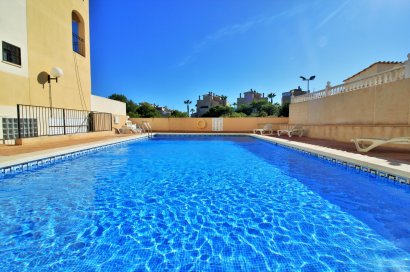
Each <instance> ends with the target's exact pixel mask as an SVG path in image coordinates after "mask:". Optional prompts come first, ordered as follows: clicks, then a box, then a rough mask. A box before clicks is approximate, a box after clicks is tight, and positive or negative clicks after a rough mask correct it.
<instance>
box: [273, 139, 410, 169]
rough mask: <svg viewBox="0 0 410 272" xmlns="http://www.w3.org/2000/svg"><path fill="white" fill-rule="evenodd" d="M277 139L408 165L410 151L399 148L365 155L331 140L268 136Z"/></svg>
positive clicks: (377, 149)
mask: <svg viewBox="0 0 410 272" xmlns="http://www.w3.org/2000/svg"><path fill="white" fill-rule="evenodd" d="M270 137H274V138H278V139H285V140H290V141H294V142H299V143H306V144H311V145H316V146H323V147H327V148H332V149H336V150H341V151H346V152H350V153H355V154H361V155H364V156H369V157H372V158H379V159H384V160H387V161H390V162H392V163H394V162H397V163H405V164H409V165H410V150H408V149H407V150H406V149H399V148H390V147H386V146H380V147H376V148H375V149H373V150H371V151H369V152H367V153H360V152H357V150H356V147H355V145H354V143H345V142H337V141H331V140H322V139H313V138H308V137H291V138H289V137H288V136H286V135H282V136H280V137H278V136H270Z"/></svg>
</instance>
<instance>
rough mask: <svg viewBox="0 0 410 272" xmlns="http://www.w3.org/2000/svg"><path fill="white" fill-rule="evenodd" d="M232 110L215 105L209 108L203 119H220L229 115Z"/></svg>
mask: <svg viewBox="0 0 410 272" xmlns="http://www.w3.org/2000/svg"><path fill="white" fill-rule="evenodd" d="M232 112H233V109H232V108H231V107H229V106H221V105H217V106H215V107H212V108H210V109H209V110H208V111H207V112H206V113H205V114H203V115H202V116H203V117H221V116H222V115H226V114H231V113H232Z"/></svg>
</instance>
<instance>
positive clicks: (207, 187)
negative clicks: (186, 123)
mask: <svg viewBox="0 0 410 272" xmlns="http://www.w3.org/2000/svg"><path fill="white" fill-rule="evenodd" d="M409 204H410V190H409V186H408V185H400V184H397V183H392V182H390V181H388V180H386V179H382V178H376V177H371V176H369V175H365V174H359V173H356V172H355V171H354V170H349V169H345V168H343V167H341V166H338V165H333V164H330V163H328V162H326V161H323V160H320V159H315V158H312V157H310V156H307V155H304V154H302V153H300V152H297V151H294V150H290V149H287V148H284V147H280V146H277V145H274V144H271V143H268V142H265V141H262V140H258V139H255V138H252V137H233V136H219V137H217V136H212V137H211V136H202V137H201V136H196V137H194V136H187V137H182V136H178V137H176V136H159V137H158V136H157V137H155V138H153V139H151V140H142V141H137V142H132V143H129V144H124V145H121V146H116V147H113V148H111V149H107V150H103V151H100V152H98V153H95V154H91V155H87V156H84V157H80V158H77V159H73V160H69V161H64V162H61V163H58V164H55V165H52V166H48V167H44V168H41V169H37V170H35V171H31V172H24V173H20V174H17V175H14V176H8V177H6V178H3V179H2V180H1V182H0V218H1V220H0V268H1V271H22V270H23V271H24V270H26V271H36V270H37V271H43V270H50V271H77V270H78V271H80V270H81V271H145V270H151V271H266V270H278V271H295V270H296V271H297V270H301V271H327V270H328V271H333V270H339V271H352V270H353V271H354V270H356V271H385V270H389V269H390V270H393V271H394V270H398V271H400V270H401V271H406V270H410V214H409V212H408V207H410V205H409Z"/></svg>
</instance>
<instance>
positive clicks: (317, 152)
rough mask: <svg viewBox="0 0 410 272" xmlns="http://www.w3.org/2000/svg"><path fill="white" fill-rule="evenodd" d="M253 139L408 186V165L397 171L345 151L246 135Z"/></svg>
mask: <svg viewBox="0 0 410 272" xmlns="http://www.w3.org/2000/svg"><path fill="white" fill-rule="evenodd" d="M248 135H249V136H252V137H254V138H258V139H261V140H265V141H268V142H271V143H275V144H277V145H280V146H284V147H288V148H291V149H293V150H297V151H299V152H302V153H305V154H308V155H311V156H314V157H317V158H319V159H323V160H327V161H330V162H332V163H336V164H340V165H343V166H346V167H348V168H353V169H356V170H359V171H361V172H364V173H368V174H370V175H375V176H379V177H383V178H386V179H389V180H394V181H397V182H400V183H405V184H408V185H410V165H406V166H405V167H401V168H408V169H409V170H407V169H398V167H396V168H394V167H392V166H389V165H387V164H386V163H385V162H384V161H383V160H382V159H378V158H370V157H367V156H365V155H362V154H355V153H350V152H347V151H340V150H336V149H332V148H327V147H320V146H316V145H311V144H305V143H300V142H294V141H291V140H285V139H280V138H273V137H268V136H261V135H255V134H248Z"/></svg>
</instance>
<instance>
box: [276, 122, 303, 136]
mask: <svg viewBox="0 0 410 272" xmlns="http://www.w3.org/2000/svg"><path fill="white" fill-rule="evenodd" d="M304 132H305V129H304V128H303V127H302V126H301V125H295V126H293V127H292V128H290V129H280V130H278V136H280V135H282V133H287V134H288V136H289V137H292V135H295V134H297V135H299V137H302V136H303V133H304Z"/></svg>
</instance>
